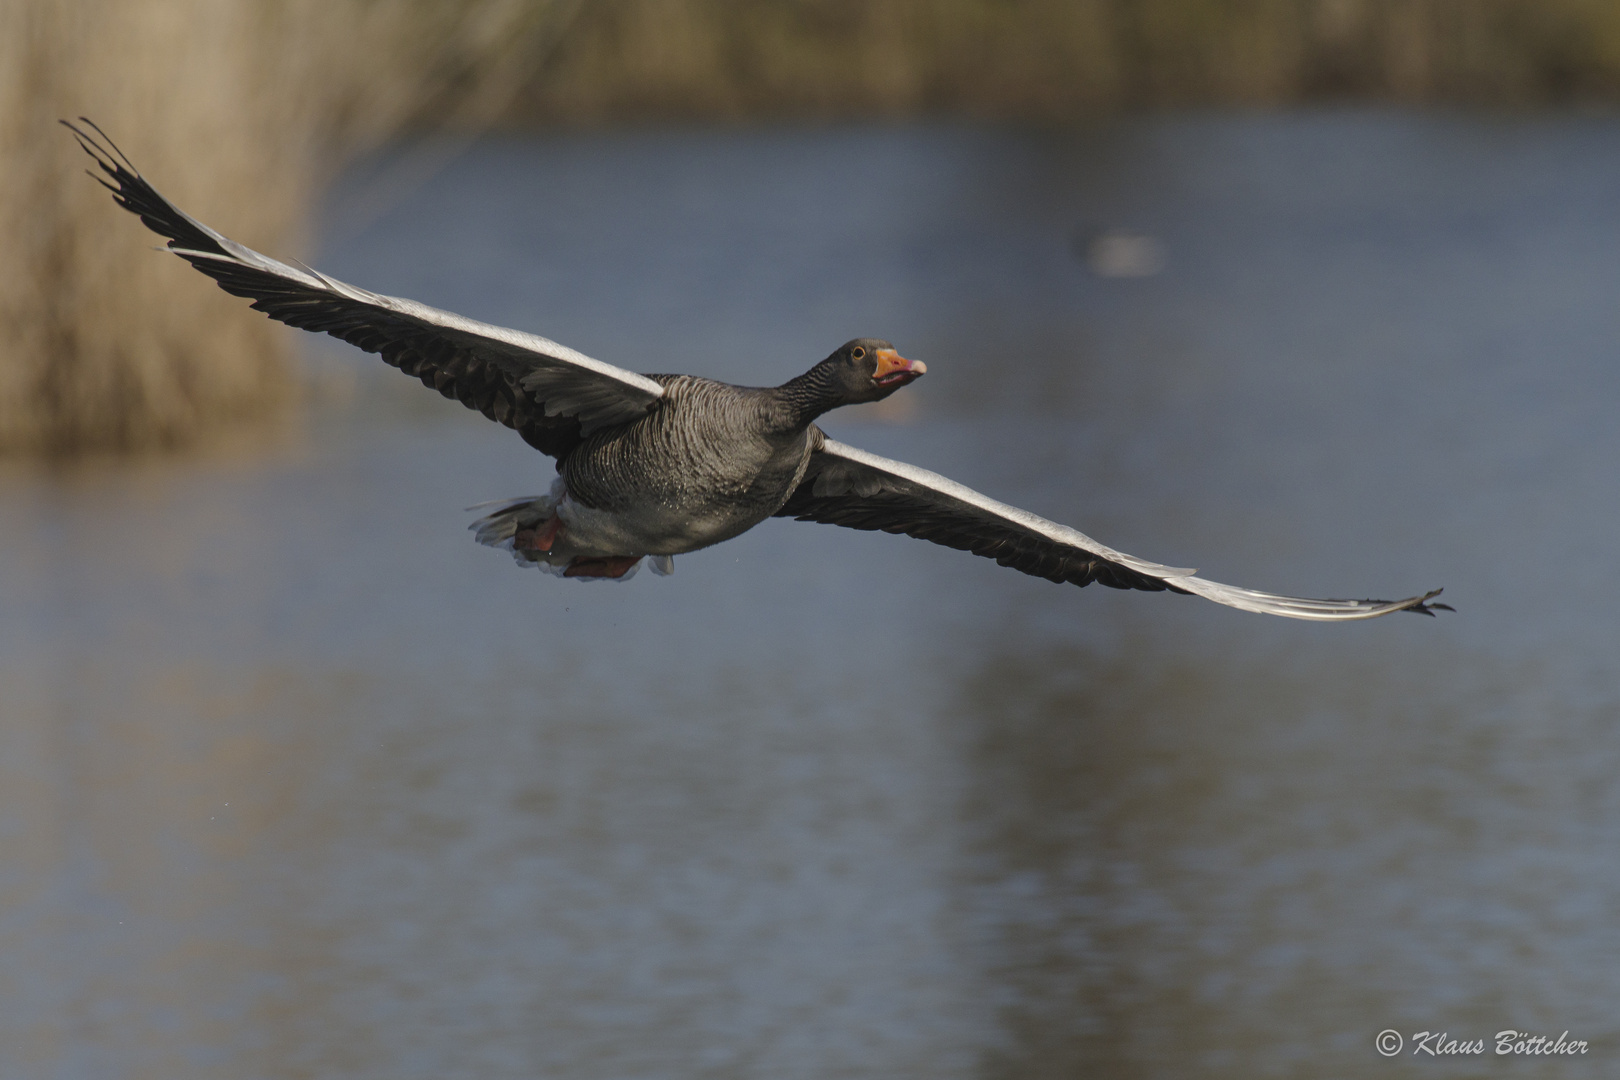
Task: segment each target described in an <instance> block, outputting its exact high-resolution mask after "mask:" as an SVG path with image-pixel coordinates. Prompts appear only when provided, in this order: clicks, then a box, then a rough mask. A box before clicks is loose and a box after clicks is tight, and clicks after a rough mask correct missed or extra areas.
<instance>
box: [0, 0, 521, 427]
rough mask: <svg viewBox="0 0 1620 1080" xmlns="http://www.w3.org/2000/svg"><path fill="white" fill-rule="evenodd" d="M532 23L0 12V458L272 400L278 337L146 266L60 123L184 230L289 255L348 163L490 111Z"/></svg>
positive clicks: (20, 0) (340, 9)
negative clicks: (97, 138)
mask: <svg viewBox="0 0 1620 1080" xmlns="http://www.w3.org/2000/svg"><path fill="white" fill-rule="evenodd" d="M550 8H551V5H547V4H543V3H541V4H537V3H534V2H531V0H480V2H476V3H457V4H446V3H440V2H438V0H142V2H140V3H133V2H129V0H0V235H3V236H4V237H5V243H4V244H0V341H3V345H0V387H3V390H0V448H5V449H34V450H77V449H82V448H90V447H133V446H143V445H162V444H168V443H174V442H177V441H183V440H185V439H187V438H189V437H191V436H192V435H194V434H195V433H197V432H198V431H200V430H203V429H205V428H207V427H209V426H217V425H219V424H222V423H230V422H232V421H234V420H236V419H238V418H241V417H245V416H249V415H252V414H256V413H263V412H264V411H265V410H266V409H267V408H270V407H273V406H274V405H276V404H277V403H278V402H283V401H285V400H287V398H288V397H289V396H290V391H291V389H292V380H291V379H290V377H289V366H288V364H287V363H286V357H285V355H284V353H285V350H286V347H287V341H288V333H287V331H285V330H283V329H281V328H280V327H277V326H275V325H274V324H271V323H270V322H269V321H268V320H266V319H265V318H264V317H263V316H261V315H258V314H256V313H254V312H252V311H249V310H247V309H246V308H245V306H244V305H243V304H242V303H241V302H239V301H236V300H233V299H232V298H230V297H227V296H225V295H224V294H222V293H219V292H218V291H216V290H214V289H211V288H198V285H199V284H203V283H200V282H198V281H197V280H196V278H195V275H194V274H193V273H192V272H191V271H190V270H189V269H188V268H186V267H185V266H184V265H183V264H181V263H180V262H179V261H178V260H176V259H172V258H161V257H159V256H158V255H156V254H154V253H152V252H151V251H150V248H151V247H152V246H153V245H154V244H155V243H157V238H156V237H154V236H152V235H151V234H149V233H147V232H145V231H144V230H143V229H141V228H139V227H138V226H136V223H135V222H134V221H133V220H132V219H130V218H129V217H127V216H125V215H124V214H123V213H122V212H121V211H119V210H118V209H117V208H116V207H115V206H114V205H113V203H112V201H111V199H110V198H109V197H108V195H107V193H106V191H105V190H104V189H102V188H101V187H99V186H98V185H96V184H93V183H91V182H90V181H89V180H87V179H86V178H85V176H84V173H83V169H84V167H85V166H86V165H87V164H88V159H86V158H85V157H84V156H83V154H82V153H80V151H79V149H78V148H77V147H76V146H75V145H74V144H73V140H72V139H71V138H69V137H68V134H67V133H66V132H65V131H64V130H62V129H61V128H60V127H58V126H57V124H56V121H57V119H58V118H59V117H73V116H79V115H81V114H83V115H88V116H90V117H91V118H92V119H94V120H95V121H96V122H97V123H99V124H101V125H102V126H103V127H104V128H105V129H106V130H107V131H108V132H109V133H110V134H111V135H112V136H113V137H114V138H115V139H117V140H118V141H119V142H120V143H121V144H122V145H123V146H124V147H125V148H126V149H127V150H128V151H129V152H130V153H131V155H132V156H133V157H134V158H135V160H136V162H137V164H139V165H140V167H141V169H142V170H143V171H144V172H146V173H147V174H148V175H150V176H152V177H153V178H154V179H156V180H157V181H158V182H159V183H160V184H161V186H162V188H163V190H164V191H165V192H166V193H167V194H169V195H170V197H172V198H174V199H175V200H176V201H177V202H178V203H179V204H180V205H182V206H185V207H186V208H187V209H188V210H190V211H191V212H193V213H195V214H197V215H198V216H199V217H200V218H202V219H203V220H205V221H218V222H220V223H221V224H225V223H228V227H229V229H230V231H231V233H232V234H234V235H235V236H237V237H238V238H240V239H241V240H242V241H243V242H245V243H249V244H253V245H256V246H261V245H262V246H264V247H267V248H269V249H271V250H277V251H282V252H286V251H288V249H289V248H292V249H293V250H296V248H297V243H296V240H297V235H296V234H297V231H298V230H299V228H300V227H301V226H302V225H303V223H304V221H305V217H306V214H307V211H308V208H309V206H310V203H311V201H312V199H313V197H314V195H315V193H316V192H317V191H318V190H319V187H320V185H321V183H322V182H323V181H324V180H325V179H326V176H327V174H328V173H329V172H330V171H331V170H332V169H333V168H335V167H337V166H338V165H339V164H340V163H341V162H342V160H343V158H344V155H345V154H346V153H347V152H352V151H353V150H355V149H357V148H362V147H364V146H366V145H370V144H373V143H375V142H377V141H378V140H381V139H386V138H387V137H389V136H390V135H392V134H394V133H396V132H398V131H399V130H400V129H401V128H404V127H407V126H410V125H412V124H415V123H418V122H420V121H421V119H422V118H423V117H426V116H434V117H440V118H449V119H451V120H461V121H463V122H469V123H479V122H487V121H488V119H490V117H491V116H492V115H493V114H494V113H495V112H497V111H499V110H500V109H501V108H503V107H504V106H505V105H506V104H507V99H508V98H509V97H510V95H511V93H512V91H513V90H515V89H516V87H518V86H519V85H521V84H522V83H523V82H524V81H525V80H526V79H527V77H528V76H529V74H530V72H529V67H528V64H529V57H530V56H532V55H533V54H534V51H535V50H534V48H533V47H532V45H533V43H534V42H535V41H536V39H537V37H538V35H539V33H540V31H541V30H543V28H544V26H543V24H544V20H545V16H546V15H547V14H548V13H549V11H550ZM475 74H476V75H477V77H476V78H475V77H474V75H475Z"/></svg>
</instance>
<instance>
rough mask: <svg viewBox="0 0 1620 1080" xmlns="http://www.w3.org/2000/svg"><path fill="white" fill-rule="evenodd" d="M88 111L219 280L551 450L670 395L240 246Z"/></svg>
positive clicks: (141, 196)
mask: <svg viewBox="0 0 1620 1080" xmlns="http://www.w3.org/2000/svg"><path fill="white" fill-rule="evenodd" d="M80 119H81V120H83V122H84V123H85V124H87V125H88V126H89V127H90V128H91V129H92V130H93V131H94V132H95V136H100V137H99V138H97V137H95V136H92V135H91V134H89V133H87V132H86V131H84V130H83V129H81V128H79V127H77V126H75V125H73V124H69V123H68V122H67V121H65V120H64V121H62V123H63V124H64V125H66V126H67V128H68V129H69V130H70V131H72V132H73V134H74V136H75V137H76V138H77V139H78V140H79V145H81V146H83V147H84V150H85V152H86V153H87V154H89V155H90V156H91V157H93V158H94V159H95V161H96V164H97V165H99V166H100V167H101V170H102V171H103V172H104V173H106V174H107V175H108V176H109V177H111V178H112V181H113V182H112V183H108V182H107V181H106V180H103V179H102V178H101V177H99V176H96V177H95V178H96V180H98V181H99V182H100V183H102V184H103V185H104V186H105V187H107V188H108V189H109V190H110V191H111V192H112V193H113V198H114V199H115V200H117V202H118V205H120V206H122V207H123V208H124V209H126V210H128V211H130V212H131V213H133V214H136V215H139V217H140V219H141V220H142V221H143V222H145V223H146V227H147V228H149V229H151V230H152V231H153V232H155V233H158V234H160V235H162V236H166V237H168V238H169V249H170V250H171V251H173V252H174V253H175V254H176V255H178V256H180V257H181V258H182V259H185V260H186V261H187V262H189V263H191V265H192V266H194V267H196V268H197V269H198V270H201V271H202V272H203V273H205V274H207V275H208V276H209V277H211V278H213V279H214V280H215V281H217V282H219V286H220V288H222V289H224V290H225V291H226V292H228V293H233V294H234V295H236V296H246V297H249V298H251V299H252V300H253V307H254V308H256V309H258V310H259V311H262V312H264V313H265V314H266V315H269V316H270V317H271V318H272V319H278V320H280V321H281V322H284V323H287V324H288V325H289V326H296V327H299V328H301V329H304V330H312V331H315V332H324V333H328V334H331V335H332V336H333V337H337V338H342V339H343V340H344V341H347V342H349V343H350V344H351V345H357V346H359V347H360V348H362V349H364V350H365V351H366V352H374V353H378V354H380V355H381V356H382V358H383V359H384V360H386V361H387V362H388V363H390V364H392V365H393V366H394V367H397V368H399V369H400V370H401V371H403V372H405V373H406V374H407V375H414V376H416V377H417V378H419V379H421V380H422V382H423V383H425V384H426V385H428V386H430V387H432V388H433V389H435V390H437V391H439V392H440V393H441V394H443V395H444V396H445V397H448V398H455V399H456V400H457V401H460V402H461V403H462V404H463V405H466V406H467V407H468V408H470V409H476V410H478V411H479V412H481V413H483V414H484V415H485V416H487V417H489V418H490V419H491V420H495V421H498V422H500V423H502V424H505V425H506V426H507V427H509V428H512V429H514V430H516V431H517V432H518V434H519V435H521V436H523V439H524V440H525V441H526V442H528V443H529V445H531V446H533V447H535V448H536V449H538V450H541V451H543V452H544V453H547V454H551V455H553V456H554V457H558V458H561V457H563V456H565V455H566V454H567V453H568V452H569V451H570V450H572V449H573V448H574V446H575V445H576V444H577V443H578V442H579V440H580V438H581V436H583V435H588V434H590V433H591V432H592V431H594V430H595V429H597V428H600V427H605V426H609V425H612V424H619V423H624V422H626V421H629V420H634V419H636V418H637V417H640V416H644V415H646V414H647V413H648V412H649V411H651V410H652V409H653V407H654V406H655V405H656V404H657V402H658V400H659V399H660V398H661V397H662V396H663V393H664V390H663V387H662V386H660V385H659V384H658V383H656V382H654V381H653V380H652V379H649V378H646V377H645V376H642V375H637V374H634V373H633V372H629V371H625V370H623V369H621V368H616V367H614V366H613V365H612V364H604V363H602V362H601V361H600V360H592V359H591V358H590V357H588V356H585V355H583V354H582V353H577V352H575V351H574V350H573V349H570V348H568V347H566V346H563V345H559V344H557V343H556V342H555V341H548V340H547V339H545V338H543V337H539V336H536V335H534V334H525V333H523V332H521V331H518V330H508V329H506V328H505V327H501V326H491V325H489V324H488V323H481V322H475V321H474V320H472V319H465V318H462V317H461V316H460V315H455V314H452V313H451V312H448V311H440V310H438V309H437V308H431V307H428V306H427V305H426V304H418V303H416V302H415V301H413V300H401V299H399V298H397V297H392V296H382V295H379V294H378V293H373V292H367V291H366V290H364V289H357V288H355V287H354V286H352V285H345V284H343V283H342V282H340V281H334V280H333V279H331V278H329V277H326V276H325V275H323V274H320V273H317V272H316V271H314V270H308V269H297V268H294V267H291V266H288V265H287V264H286V263H282V262H278V261H276V260H275V259H271V258H268V257H266V256H264V255H260V254H259V253H258V252H257V251H254V250H252V249H251V248H246V247H243V246H242V245H241V244H238V243H236V242H235V241H233V240H230V239H227V238H226V237H224V236H221V235H220V234H219V233H217V232H215V231H214V230H213V229H210V228H209V227H208V226H206V225H204V224H202V223H201V222H199V221H196V220H194V219H192V218H191V217H189V216H187V215H186V214H185V213H183V212H182V211H181V210H180V209H179V208H177V207H176V206H175V205H174V204H173V203H171V202H169V200H167V199H165V198H164V197H163V196H162V195H160V194H158V192H157V189H156V188H154V187H152V185H151V184H149V183H147V182H146V180H145V179H144V178H143V177H142V176H141V174H140V173H139V172H137V171H136V170H135V167H134V166H133V165H131V164H130V163H129V159H128V158H126V157H124V155H123V154H122V153H121V152H120V151H119V150H118V148H117V147H116V146H114V145H113V144H112V140H110V139H108V138H107V137H106V135H105V134H103V133H102V132H101V129H100V128H97V127H96V126H95V124H93V123H91V122H90V121H89V120H86V119H84V118H83V117H80ZM91 175H92V176H95V174H94V173H91Z"/></svg>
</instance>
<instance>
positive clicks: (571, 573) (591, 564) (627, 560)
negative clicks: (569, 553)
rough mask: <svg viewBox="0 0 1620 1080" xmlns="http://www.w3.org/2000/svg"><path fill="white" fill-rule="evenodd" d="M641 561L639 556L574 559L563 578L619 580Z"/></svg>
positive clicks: (564, 572)
mask: <svg viewBox="0 0 1620 1080" xmlns="http://www.w3.org/2000/svg"><path fill="white" fill-rule="evenodd" d="M640 561H641V556H640V555H612V556H609V557H608V558H605V559H575V560H574V561H573V562H571V563H569V564H568V569H566V570H564V571H563V577H598V578H621V577H624V575H625V574H627V573H629V572H630V569H631V568H632V567H634V566H635V565H636V563H638V562H640Z"/></svg>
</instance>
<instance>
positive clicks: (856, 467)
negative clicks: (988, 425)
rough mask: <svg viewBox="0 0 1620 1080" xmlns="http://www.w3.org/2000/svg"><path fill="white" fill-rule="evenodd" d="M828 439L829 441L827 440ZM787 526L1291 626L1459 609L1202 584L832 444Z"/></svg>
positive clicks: (817, 457) (1424, 601) (799, 493)
mask: <svg viewBox="0 0 1620 1080" xmlns="http://www.w3.org/2000/svg"><path fill="white" fill-rule="evenodd" d="M817 435H820V432H819V431H818V432H817ZM777 516H778V517H792V518H795V519H796V520H799V521H819V522H822V523H824V524H828V525H843V526H846V527H848V528H851V529H867V530H878V529H881V530H882V531H884V532H891V533H905V534H906V535H907V536H914V537H916V538H917V539H919V540H928V541H932V542H933V543H936V544H943V545H945V546H946V547H952V548H956V549H957V550H959V551H971V552H972V553H973V554H975V555H983V556H984V557H985V558H989V559H994V560H996V562H998V563H1000V564H1001V565H1002V566H1010V567H1012V568H1013V569H1014V570H1021V571H1023V572H1024V573H1026V574H1031V575H1033V576H1035V577H1043V578H1046V579H1047V580H1048V581H1056V582H1065V581H1067V582H1072V583H1074V584H1075V585H1089V584H1091V583H1092V582H1093V581H1096V582H1100V583H1101V584H1103V585H1107V586H1109V587H1110V588H1115V589H1143V590H1146V591H1149V592H1159V591H1162V590H1165V589H1168V590H1170V591H1171V592H1178V593H1192V594H1195V595H1197V596H1202V597H1204V598H1205V599H1207V600H1213V601H1215V602H1216V603H1217V604H1225V605H1227V606H1228V607H1235V608H1240V609H1242V610H1244V611H1255V612H1260V613H1262V614H1266V615H1283V616H1286V617H1288V618H1290V619H1319V620H1323V621H1339V620H1346V619H1371V618H1375V617H1377V616H1379V615H1388V614H1389V613H1390V612H1392V611H1417V612H1421V613H1422V614H1424V615H1433V614H1434V611H1433V609H1434V608H1444V609H1445V610H1447V611H1450V610H1451V608H1449V607H1447V605H1445V604H1431V603H1429V602H1428V601H1429V600H1430V599H1431V598H1433V597H1435V596H1437V595H1439V593H1440V590H1439V589H1435V590H1434V591H1433V592H1430V593H1426V594H1424V595H1423V596H1414V597H1409V598H1408V599H1405V600H1310V599H1307V598H1304V597H1299V596H1278V595H1276V594H1275V593H1265V592H1256V591H1255V590H1253V589H1240V588H1237V587H1235V586H1232V585H1222V584H1220V583H1219V582H1215V581H1207V580H1205V579H1204V578H1200V577H1196V576H1195V574H1196V573H1197V571H1195V570H1183V569H1177V568H1175V567H1170V566H1160V565H1159V564H1158V563H1152V562H1148V561H1147V560H1145V559H1138V558H1136V557H1135V556H1134V555H1127V554H1125V553H1124V552H1122V551H1115V550H1114V549H1113V548H1110V547H1107V546H1105V545H1103V544H1099V543H1098V542H1097V541H1095V540H1093V539H1092V538H1091V537H1089V536H1087V535H1085V534H1084V533H1082V532H1079V531H1077V530H1075V529H1071V528H1069V527H1068V526H1066V525H1059V524H1057V523H1056V522H1053V521H1047V520H1046V519H1045V518H1042V517H1037V516H1036V515H1034V514H1031V513H1030V512H1029V511H1027V510H1020V509H1018V508H1017V507H1016V506H1008V505H1007V504H1006V503H1001V502H997V501H996V500H994V499H992V498H989V497H987V496H985V495H981V494H979V493H978V492H977V491H974V490H973V489H972V488H969V487H964V486H963V485H961V484H958V483H957V482H956V481H954V480H950V479H948V478H946V477H943V476H940V475H939V474H938V473H932V472H929V471H928V470H927V469H919V468H918V467H917V466H915V465H908V464H906V463H905V462H903V461H891V460H889V459H888V458H883V457H879V456H878V455H876V454H869V453H867V452H866V451H865V450H857V449H856V448H855V447H853V446H845V445H844V444H843V443H840V442H835V441H834V440H832V439H828V438H826V437H825V436H821V437H820V446H819V448H818V449H817V450H815V451H814V452H813V453H812V454H811V455H810V465H809V468H808V469H807V470H806V472H805V475H804V479H803V480H802V481H800V483H799V486H798V487H797V488H795V489H794V491H793V494H792V495H791V496H789V497H788V501H787V503H786V504H785V505H784V506H783V507H782V509H781V510H779V511H777Z"/></svg>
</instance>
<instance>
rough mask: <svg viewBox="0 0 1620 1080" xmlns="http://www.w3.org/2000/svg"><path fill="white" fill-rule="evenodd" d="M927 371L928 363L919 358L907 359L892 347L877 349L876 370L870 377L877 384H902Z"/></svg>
mask: <svg viewBox="0 0 1620 1080" xmlns="http://www.w3.org/2000/svg"><path fill="white" fill-rule="evenodd" d="M927 372H928V365H927V364H925V363H923V362H922V361H921V360H907V359H906V358H905V357H903V356H901V355H900V354H899V353H897V352H895V351H894V350H893V349H879V350H878V351H877V370H876V371H874V372H873V373H872V378H873V380H874V381H876V383H877V384H878V385H879V386H893V385H894V384H895V383H900V384H901V385H904V384H905V383H908V382H910V381H911V380H912V379H915V378H916V377H917V376H919V375H924V374H927Z"/></svg>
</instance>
